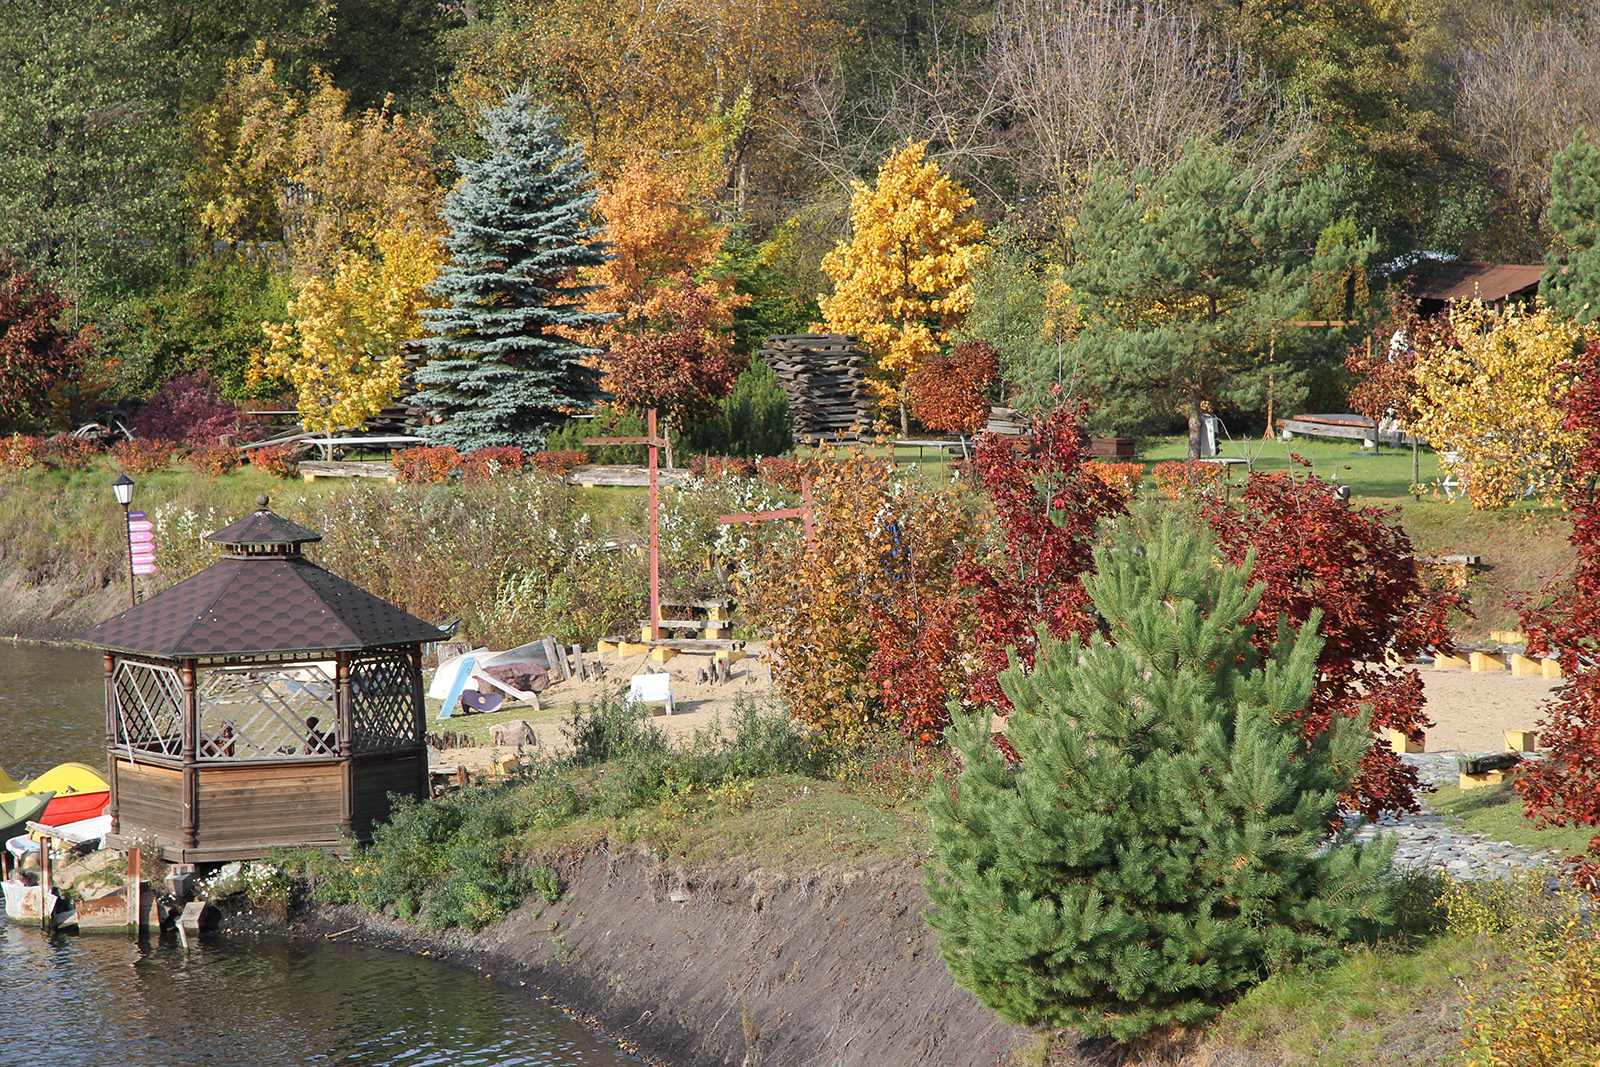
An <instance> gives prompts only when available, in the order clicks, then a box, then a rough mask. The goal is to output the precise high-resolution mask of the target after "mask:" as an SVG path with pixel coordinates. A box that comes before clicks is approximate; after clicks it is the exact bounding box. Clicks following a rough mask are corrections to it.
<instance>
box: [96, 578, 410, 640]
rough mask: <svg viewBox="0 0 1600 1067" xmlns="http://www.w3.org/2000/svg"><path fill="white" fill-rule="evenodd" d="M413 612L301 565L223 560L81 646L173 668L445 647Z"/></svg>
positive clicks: (108, 624) (100, 628) (104, 626)
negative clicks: (173, 662)
mask: <svg viewBox="0 0 1600 1067" xmlns="http://www.w3.org/2000/svg"><path fill="white" fill-rule="evenodd" d="M441 636H442V635H441V632H440V630H439V628H438V627H437V626H434V625H433V624H432V623H428V622H424V621H423V620H421V619H419V618H417V617H416V616H415V615H412V614H410V613H409V612H405V611H402V610H401V609H399V608H397V607H395V606H394V605H393V604H390V603H389V602H388V601H386V600H383V599H381V598H380V597H377V596H374V595H373V594H371V593H369V592H367V591H366V590H364V589H361V588H360V587H358V586H356V585H354V584H352V583H350V582H348V581H345V580H344V579H343V578H340V577H339V576H338V575H336V574H330V573H329V572H328V571H325V570H323V569H322V568H321V567H319V566H317V565H316V564H315V563H312V562H311V561H310V560H308V559H305V558H303V557H298V556H280V557H268V558H256V559H231V558H224V559H221V560H218V561H217V562H216V563H213V564H212V565H211V566H209V567H207V568H206V569H205V570H203V571H201V572H200V573H199V574H196V575H194V576H193V577H191V578H186V579H184V580H183V581H181V582H179V583H178V584H177V585H174V586H172V587H171V588H169V589H166V590H164V591H163V592H162V594H161V595H160V596H158V597H151V598H150V599H149V600H146V601H145V602H144V603H142V604H140V605H139V606H138V607H133V608H129V609H128V610H126V611H124V612H123V613H122V614H120V615H114V616H112V617H111V618H109V619H107V620H106V621H105V622H102V623H100V624H99V625H97V626H95V627H93V628H91V629H89V630H87V631H86V632H85V633H84V634H83V635H82V637H81V638H80V640H82V641H86V642H88V643H89V644H93V645H98V646H100V647H101V648H110V649H115V650H116V651H118V652H133V653H138V654H141V655H147V656H161V657H164V658H167V659H185V658H188V657H196V658H202V657H212V656H228V655H250V654H260V653H284V652H304V651H319V652H321V651H327V652H334V651H338V650H341V649H348V650H355V649H359V648H369V647H372V646H375V645H404V644H410V643H411V642H413V641H422V642H427V641H437V640H439V639H440V637H441Z"/></svg>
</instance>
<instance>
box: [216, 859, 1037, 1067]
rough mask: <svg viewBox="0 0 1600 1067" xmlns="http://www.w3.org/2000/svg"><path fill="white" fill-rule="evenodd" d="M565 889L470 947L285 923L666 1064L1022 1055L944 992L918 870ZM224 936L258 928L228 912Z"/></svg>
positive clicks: (335, 925) (948, 988)
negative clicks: (509, 989) (551, 1002)
mask: <svg viewBox="0 0 1600 1067" xmlns="http://www.w3.org/2000/svg"><path fill="white" fill-rule="evenodd" d="M563 876H564V879H565V892H564V893H563V895H562V897H561V899H560V900H559V901H557V902H556V903H555V904H546V903H545V902H544V901H543V900H541V899H539V898H537V897H530V898H529V899H528V900H527V901H526V902H525V903H524V904H523V905H522V907H520V908H519V909H518V910H517V911H516V912H514V913H513V914H512V915H511V916H509V917H508V918H507V919H506V920H505V921H504V922H502V923H500V924H499V925H497V926H494V927H491V928H489V929H487V930H485V931H483V932H482V933H480V934H478V935H476V936H472V937H468V936H464V935H462V934H460V933H445V934H441V935H431V934H424V933H422V932H419V931H418V930H417V929H415V928H413V927H409V926H406V925H404V924H401V923H397V922H393V921H390V920H386V919H383V918H381V917H376V916H373V915H371V914H369V913H367V912H364V911H361V910H359V909H355V908H343V907H339V908H320V909H317V910H315V911H314V912H312V913H310V914H306V915H300V916H297V917H296V918H295V920H294V921H293V922H291V923H290V924H289V927H290V929H289V932H290V933H293V934H295V935H297V936H329V935H336V936H337V937H339V938H340V939H355V940H361V941H365V942H369V943H374V944H381V945H388V946H392V947H397V948H404V949H407V950H409V951H413V952H421V951H428V952H429V953H430V954H434V955H440V956H443V957H444V958H446V959H449V960H451V961H452V962H455V963H457V964H460V965H462V966H466V967H470V968H472V969H475V970H479V971H486V972H488V973H490V974H492V975H493V976H495V977H496V978H499V979H502V980H504V981H508V982H510V983H512V984H517V983H519V982H523V983H526V984H527V985H528V986H529V987H531V988H536V989H537V990H539V991H541V992H544V993H547V994H549V995H550V996H551V997H552V998H553V999H555V1000H556V1001H558V1002H560V1003H562V1004H564V1005H566V1006H568V1007H569V1008H573V1009H576V1010H578V1011H579V1012H581V1013H583V1014H585V1015H590V1016H593V1017H594V1018H595V1019H597V1020H599V1022H600V1023H601V1024H602V1025H603V1026H604V1028H605V1029H606V1030H607V1031H608V1032H610V1033H611V1034H613V1035H614V1036H616V1037H618V1038H620V1039H622V1040H624V1041H626V1042H628V1043H630V1044H632V1045H635V1046H637V1047H638V1048H639V1049H640V1050H641V1051H643V1052H644V1053H646V1054H647V1055H650V1056H652V1057H653V1058H659V1059H660V1060H662V1061H664V1062H666V1063H669V1064H673V1065H677V1067H691V1065H693V1067H700V1065H705V1067H724V1065H727V1067H739V1065H750V1067H754V1065H756V1064H760V1065H763V1067H833V1065H836V1064H837V1065H850V1064H865V1065H871V1067H943V1065H948V1067H975V1065H981V1064H994V1063H999V1062H1003V1060H1004V1059H1005V1057H1006V1055H1007V1053H1009V1052H1010V1051H1011V1050H1012V1049H1014V1048H1016V1047H1018V1046H1020V1045H1022V1044H1024V1043H1026V1042H1027V1041H1028V1040H1029V1035H1028V1032H1027V1031H1025V1030H1023V1029H1021V1028H1017V1027H1010V1026H1006V1025H1005V1024H1003V1023H1001V1022H1000V1021H999V1020H998V1019H996V1018H995V1017H994V1016H993V1015H992V1014H991V1013H990V1012H989V1011H988V1010H987V1009H985V1008H984V1007H983V1006H982V1005H980V1004H979V1003H978V1002H977V1000H976V999H974V998H973V996H972V995H971V994H970V993H968V992H966V991H965V990H963V989H960V988H958V987H957V986H956V985H955V984H954V983H953V982H952V981H951V980H950V977H949V975H948V973H947V972H946V971H945V968H944V963H943V962H942V961H941V960H940V958H939V951H938V943H937V939H936V937H935V936H934V934H933V933H932V932H931V931H930V930H928V929H927V927H926V925H925V924H924V923H923V922H922V919H921V911H922V908H923V907H924V906H925V905H926V902H927V898H926V897H925V896H924V894H923V891H922V874H921V872H920V871H917V870H913V869H909V868H904V867H889V868H881V869H865V870H863V869H856V870H832V871H819V872H813V873H809V874H806V875H801V876H794V875H769V874H767V873H765V872H762V871H745V870H739V869H731V868H730V869H724V870H720V871H715V872H706V873H701V874H698V875H696V874H692V873H691V874H685V873H684V872H681V871H678V870H675V869H674V868H672V867H671V866H669V865H665V864H661V863H658V862H656V861H655V860H653V859H651V858H650V857H648V856H646V855H643V854H640V853H637V852H628V853H624V854H610V853H606V852H592V853H587V854H585V855H582V856H576V857H571V858H569V859H568V860H566V861H565V863H564V865H563ZM227 928H228V929H231V930H233V931H235V932H245V931H248V930H251V929H259V928H261V927H259V926H258V925H257V924H256V923H255V922H254V921H253V920H252V918H251V917H250V916H248V915H244V914H241V915H237V916H233V917H231V918H230V919H229V920H228V923H227Z"/></svg>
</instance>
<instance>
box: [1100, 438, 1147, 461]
mask: <svg viewBox="0 0 1600 1067" xmlns="http://www.w3.org/2000/svg"><path fill="white" fill-rule="evenodd" d="M1137 444H1138V442H1137V441H1136V440H1135V439H1134V438H1132V437H1091V438H1089V455H1091V456H1093V457H1094V458H1095V459H1132V458H1133V457H1134V453H1135V450H1136V449H1135V446H1136V445H1137Z"/></svg>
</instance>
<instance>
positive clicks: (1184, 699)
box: [928, 528, 1395, 1040]
mask: <svg viewBox="0 0 1600 1067" xmlns="http://www.w3.org/2000/svg"><path fill="white" fill-rule="evenodd" d="M1210 557H1211V551H1210V549H1209V546H1207V545H1205V544H1203V543H1202V542H1200V541H1199V540H1198V539H1196V538H1195V537H1193V536H1190V535H1187V534H1182V533H1178V532H1176V531H1175V530H1173V529H1171V528H1168V529H1165V530H1163V531H1162V533H1161V536H1160V537H1159V538H1157V539H1156V541H1155V543H1152V544H1149V545H1146V546H1135V545H1133V544H1130V543H1123V544H1122V545H1120V546H1119V548H1118V550H1116V551H1107V550H1105V549H1103V548H1102V549H1097V550H1096V551H1095V574H1094V577H1092V578H1089V579H1086V584H1087V585H1088V586H1089V592H1090V594H1091V595H1092V596H1093V598H1094V603H1095V607H1096V608H1097V609H1098V610H1099V612H1100V614H1101V616H1102V618H1103V619H1104V620H1105V627H1106V631H1107V633H1108V634H1109V640H1108V639H1105V638H1102V637H1101V636H1100V635H1098V634H1097V635H1095V636H1094V637H1093V638H1092V639H1091V640H1090V641H1089V643H1088V644H1081V643H1079V642H1078V641H1077V640H1076V639H1074V640H1073V641H1072V642H1071V643H1070V644H1067V643H1062V642H1059V641H1051V642H1048V643H1047V644H1046V645H1045V646H1044V647H1043V648H1042V649H1041V650H1040V653H1039V657H1038V660H1037V663H1036V665H1035V667H1034V669H1033V670H1032V671H1031V672H1027V673H1024V672H1023V671H1022V670H1021V669H1020V668H1012V669H1011V670H1010V671H1008V672H1006V673H1005V674H1003V675H1001V685H1002V686H1003V687H1004V688H1005V691H1006V695H1007V696H1009V697H1010V698H1011V700H1012V702H1013V703H1014V704H1015V710H1014V711H1013V713H1012V715H1011V718H1010V722H1009V724H1008V727H1007V731H1006V733H1007V737H1008V738H1009V739H1010V741H1011V743H1012V744H1013V745H1014V746H1015V748H1016V751H1017V754H1018V755H1019V757H1020V758H1019V760H1018V761H1017V762H1015V763H1007V762H1006V761H1005V760H1004V759H1003V758H1002V757H1001V755H1000V754H999V753H998V752H997V751H996V748H995V745H994V742H993V740H992V739H991V735H990V732H989V730H990V724H989V723H987V722H985V721H982V720H981V719H977V718H975V717H971V716H969V717H966V720H965V721H963V722H959V723H957V724H956V725H954V726H952V727H951V728H950V730H949V732H948V734H947V736H949V737H950V739H951V741H952V743H953V744H954V745H955V747H956V748H957V749H958V750H959V751H960V753H961V758H962V771H961V776H960V779H959V781H958V782H957V783H956V786H955V788H954V789H951V788H950V787H949V786H948V785H943V786H941V787H939V788H937V789H935V791H934V793H933V795H932V796H931V797H930V798H929V801H928V809H929V814H930V815H931V817H932V829H933V838H934V844H935V848H936V851H937V853H938V862H937V863H935V864H933V865H931V866H930V872H929V878H928V895H929V897H930V898H931V899H932V901H933V904H934V910H933V911H932V912H930V913H929V914H928V921H929V923H930V924H931V925H932V926H933V928H934V929H935V930H937V931H938V932H939V948H940V952H941V954H942V955H943V956H944V959H945V963H946V965H947V966H948V967H949V969H950V974H951V975H952V976H953V977H954V978H955V980H956V981H957V982H959V983H961V984H962V985H964V986H966V987H967V988H968V989H970V990H972V991H973V992H974V993H975V994H977V996H978V999H979V1000H981V1001H982V1002H983V1003H984V1004H985V1005H987V1006H988V1007H989V1008H990V1009H991V1010H993V1011H994V1012H995V1013H996V1014H997V1015H999V1016H1000V1017H1001V1018H1002V1019H1005V1020H1006V1021H1007V1022H1012V1023H1022V1024H1026V1025H1031V1026H1039V1025H1046V1026H1053V1027H1062V1026H1076V1027H1078V1028H1080V1029H1081V1030H1083V1031H1084V1032H1086V1033H1088V1034H1091V1035H1102V1034H1109V1035H1111V1036H1114V1037H1117V1038H1121V1039H1124V1040H1126V1039H1128V1038H1132V1037H1136V1036H1139V1035H1141V1034H1144V1033H1147V1032H1149V1031H1151V1030H1157V1029H1162V1028H1167V1027H1174V1026H1186V1025H1192V1024H1195V1023H1199V1022H1202V1021H1204V1020H1206V1019H1209V1018H1211V1017H1212V1016H1214V1015H1215V1014H1217V1012H1218V1011H1220V1010H1221V1008H1222V1007H1223V1006H1224V1005H1225V1004H1226V1003H1227V1002H1228V1001H1229V1000H1230V999H1232V998H1234V997H1237V996H1238V995H1239V994H1240V993H1242V992H1243V991H1244V990H1246V989H1247V988H1249V986H1251V985H1252V984H1254V983H1256V982H1259V981H1261V980H1262V979H1264V978H1265V977H1267V975H1269V974H1270V973H1271V972H1272V971H1273V970H1275V969H1277V968H1281V967H1288V966H1293V965H1295V964H1300V963H1304V964H1309V965H1313V966H1314V965H1319V964H1326V963H1327V962H1329V961H1330V960H1333V959H1336V958H1338V956H1339V955H1340V952H1341V948H1342V946H1343V945H1344V944H1345V943H1346V942H1348V941H1350V940H1352V939H1354V938H1357V937H1360V936H1363V935H1365V934H1369V933H1371V932H1374V931H1376V930H1378V929H1381V928H1382V927H1383V926H1385V925H1387V924H1388V922H1389V921H1390V919H1391V917H1392V914H1393V912H1392V908H1393V904H1394V899H1395V882H1394V881H1393V880H1392V879H1391V878H1390V876H1389V861H1390V857H1391V855H1392V854H1393V849H1394V846H1393V844H1392V842H1390V841H1382V842H1379V843H1377V844H1373V845H1360V844H1355V843H1353V842H1351V840H1350V838H1349V836H1348V835H1347V834H1345V833H1339V834H1334V835H1332V836H1331V838H1330V834H1329V826H1330V824H1332V823H1333V822H1334V821H1335V819H1336V816H1337V813H1338V806H1339V791H1340V789H1341V787H1343V786H1344V785H1345V784H1346V783H1348V781H1349V779H1350V775H1351V774H1352V773H1353V772H1354V771H1355V769H1356V765H1357V763H1358V762H1359V760H1360V758H1361V755H1362V752H1363V751H1364V750H1365V747H1366V745H1367V743H1368V741H1369V738H1368V737H1367V736H1366V726H1365V724H1364V723H1358V722H1354V721H1351V720H1346V719H1336V720H1335V721H1334V723H1333V725H1332V728H1331V729H1330V730H1328V731H1327V732H1326V733H1324V734H1322V735H1321V736H1320V737H1319V738H1318V739H1317V741H1316V742H1314V743H1313V744H1312V745H1311V746H1309V747H1307V746H1306V745H1305V743H1304V742H1303V741H1302V740H1301V738H1300V736H1299V732H1298V731H1297V730H1296V728H1295V714H1296V713H1297V712H1298V711H1300V710H1301V708H1303V707H1304V706H1305V702H1306V699H1307V697H1309V696H1310V694H1311V686H1312V681H1313V678H1314V675H1315V671H1316V660H1317V651H1318V649H1319V648H1320V645H1321V641H1320V640H1319V639H1318V638H1317V636H1316V632H1315V629H1316V621H1315V619H1313V620H1312V622H1310V623H1309V624H1308V625H1307V626H1306V627H1305V629H1304V630H1302V631H1301V632H1299V633H1298V634H1297V633H1295V632H1293V631H1292V630H1290V629H1289V628H1288V627H1284V628H1282V629H1281V630H1280V632H1279V636H1278V642H1277V649H1276V654H1275V655H1273V656H1272V657H1270V658H1267V659H1266V660H1265V661H1264V662H1263V661H1261V660H1260V659H1258V657H1257V655H1256V653H1255V651H1254V649H1253V647H1252V645H1251V643H1250V627H1249V625H1248V624H1247V623H1246V622H1245V621H1244V620H1245V619H1247V618H1248V617H1249V615H1250V613H1251V611H1252V610H1253V609H1254V607H1255V604H1256V602H1257V601H1258V600H1259V599H1260V596H1261V586H1260V585H1255V586H1253V587H1252V586H1251V584H1250V581H1249V574H1248V571H1249V567H1248V565H1247V566H1246V568H1245V569H1244V570H1234V569H1232V568H1229V567H1226V566H1221V567H1219V566H1216V565H1215V564H1213V563H1212V561H1211V558H1210Z"/></svg>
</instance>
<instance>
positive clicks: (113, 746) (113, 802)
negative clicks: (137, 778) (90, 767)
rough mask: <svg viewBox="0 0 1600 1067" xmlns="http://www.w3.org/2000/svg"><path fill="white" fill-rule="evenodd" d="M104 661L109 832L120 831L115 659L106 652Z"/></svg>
mask: <svg viewBox="0 0 1600 1067" xmlns="http://www.w3.org/2000/svg"><path fill="white" fill-rule="evenodd" d="M105 660H106V782H107V783H108V784H109V785H110V787H111V798H110V801H109V802H108V803H107V804H106V814H107V815H109V816H110V817H111V832H112V833H117V832H118V830H120V829H121V826H120V824H119V823H118V821H117V689H116V678H117V659H116V657H115V656H113V655H112V654H111V653H109V652H107V653H106V656H105Z"/></svg>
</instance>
